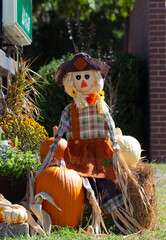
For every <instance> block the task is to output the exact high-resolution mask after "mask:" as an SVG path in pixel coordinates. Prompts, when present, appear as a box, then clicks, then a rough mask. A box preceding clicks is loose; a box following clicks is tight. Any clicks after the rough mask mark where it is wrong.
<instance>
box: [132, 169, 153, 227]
mask: <svg viewBox="0 0 166 240" xmlns="http://www.w3.org/2000/svg"><path fill="white" fill-rule="evenodd" d="M131 172H132V174H133V176H134V177H135V179H136V180H137V181H138V184H139V185H140V186H141V187H142V188H143V189H144V191H145V195H146V198H147V201H148V202H149V204H150V205H148V206H145V205H144V204H142V200H141V198H140V197H139V193H138V190H137V188H135V185H134V184H133V181H132V180H131V179H130V178H129V181H128V194H129V196H130V200H131V204H132V206H133V217H134V218H135V219H136V220H137V221H138V222H139V224H140V225H141V226H142V227H144V228H146V229H152V228H153V227H154V226H155V223H156V215H157V208H156V206H157V201H156V196H155V184H154V174H153V170H152V168H151V165H150V164H140V165H138V166H137V167H136V168H133V169H131Z"/></svg>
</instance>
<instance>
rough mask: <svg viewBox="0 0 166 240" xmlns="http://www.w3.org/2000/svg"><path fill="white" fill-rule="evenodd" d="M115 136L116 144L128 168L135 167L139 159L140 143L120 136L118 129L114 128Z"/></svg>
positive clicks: (128, 137)
mask: <svg viewBox="0 0 166 240" xmlns="http://www.w3.org/2000/svg"><path fill="white" fill-rule="evenodd" d="M116 134H117V142H118V144H119V146H120V149H121V151H122V153H123V156H124V158H125V161H126V163H127V165H128V167H136V165H137V163H138V162H139V160H140V159H141V145H140V143H139V142H138V141H137V139H135V138H134V137H131V136H125V135H122V131H121V129H120V128H116Z"/></svg>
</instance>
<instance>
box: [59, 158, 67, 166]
mask: <svg viewBox="0 0 166 240" xmlns="http://www.w3.org/2000/svg"><path fill="white" fill-rule="evenodd" d="M58 167H59V168H66V163H65V161H64V159H63V158H60V159H59V163H58Z"/></svg>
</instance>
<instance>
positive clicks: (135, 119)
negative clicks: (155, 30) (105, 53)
mask: <svg viewBox="0 0 166 240" xmlns="http://www.w3.org/2000/svg"><path fill="white" fill-rule="evenodd" d="M114 59H115V63H114V67H113V71H112V75H111V78H112V84H113V86H115V85H116V83H117V81H119V83H118V84H119V85H118V90H117V108H116V110H117V113H116V114H115V117H114V120H115V123H116V126H118V127H120V128H121V129H122V132H123V134H124V135H131V136H134V137H136V138H137V139H138V140H139V141H140V143H141V145H142V147H144V149H147V147H148V146H147V142H148V134H147V132H148V107H147V100H148V89H147V83H148V81H147V68H146V63H145V62H144V61H143V60H142V59H140V57H138V56H133V55H131V54H127V53H125V54H123V53H117V54H115V56H114Z"/></svg>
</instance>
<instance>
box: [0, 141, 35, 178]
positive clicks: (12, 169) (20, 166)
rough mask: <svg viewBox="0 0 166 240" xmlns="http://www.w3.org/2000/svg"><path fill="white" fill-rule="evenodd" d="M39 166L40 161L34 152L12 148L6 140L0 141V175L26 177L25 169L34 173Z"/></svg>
mask: <svg viewBox="0 0 166 240" xmlns="http://www.w3.org/2000/svg"><path fill="white" fill-rule="evenodd" d="M39 166H40V161H39V160H38V157H37V155H36V154H33V153H32V152H31V151H27V152H26V153H24V152H22V151H20V150H19V149H17V148H12V147H11V146H10V145H9V143H8V141H7V140H6V141H0V176H7V177H8V178H9V179H18V178H20V177H21V178H23V179H26V177H27V171H29V172H33V173H35V172H36V171H37V170H38V168H39Z"/></svg>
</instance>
